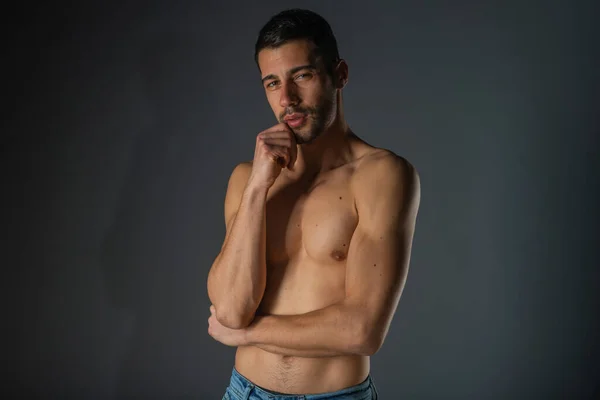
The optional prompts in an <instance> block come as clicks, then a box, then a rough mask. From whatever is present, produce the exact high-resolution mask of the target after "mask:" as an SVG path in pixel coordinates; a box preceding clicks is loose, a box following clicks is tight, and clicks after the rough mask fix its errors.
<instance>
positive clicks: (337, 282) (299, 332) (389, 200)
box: [207, 10, 420, 400]
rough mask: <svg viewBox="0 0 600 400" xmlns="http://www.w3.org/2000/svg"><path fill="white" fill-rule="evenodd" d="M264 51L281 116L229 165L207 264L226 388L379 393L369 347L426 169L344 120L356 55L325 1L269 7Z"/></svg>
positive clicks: (405, 261) (400, 264)
mask: <svg viewBox="0 0 600 400" xmlns="http://www.w3.org/2000/svg"><path fill="white" fill-rule="evenodd" d="M255 55H256V61H257V64H258V67H259V70H260V74H261V79H262V83H263V87H264V90H265V93H266V97H267V100H268V102H269V104H270V106H271V108H272V109H273V112H274V114H275V117H276V118H277V119H278V121H279V124H277V125H275V126H273V127H271V128H269V129H267V130H265V131H263V132H261V133H260V134H258V136H257V137H256V148H255V153H254V159H253V160H252V161H251V162H242V163H240V164H238V165H237V166H236V167H235V168H234V169H233V171H232V173H231V176H230V178H229V183H228V188H227V193H226V196H225V225H226V235H225V239H224V242H223V246H222V248H221V250H220V252H219V254H218V255H217V257H216V259H215V261H214V263H213V265H212V267H211V269H210V272H209V275H208V283H207V286H208V295H209V298H210V300H211V303H212V305H211V307H210V314H211V315H210V317H209V319H208V323H209V327H208V333H209V334H210V335H211V336H212V337H213V338H214V339H216V340H217V341H219V342H221V343H223V344H225V345H228V346H234V347H237V352H236V357H235V366H234V368H233V371H232V376H231V381H230V384H229V386H228V387H227V390H226V393H225V396H224V397H223V398H224V399H236V400H237V399H244V400H245V399H273V398H276V399H279V398H288V399H292V398H294V399H312V398H315V399H316V398H324V394H326V395H327V396H329V397H327V399H337V398H340V399H341V398H343V399H355V398H356V399H359V398H360V399H376V398H377V391H376V389H375V385H374V383H373V380H372V377H371V374H370V356H371V355H373V354H375V352H377V351H378V350H379V348H380V347H381V345H382V344H383V341H384V338H385V337H386V334H387V332H388V328H389V325H390V322H391V320H392V318H393V315H394V312H395V310H396V307H397V304H398V301H399V299H400V295H401V293H402V290H403V287H404V284H405V281H406V276H407V272H408V267H409V260H410V253H411V246H412V240H413V234H414V229H415V222H416V218H417V212H418V208H419V202H420V183H419V176H418V174H417V171H416V170H415V168H414V167H413V166H412V165H411V164H410V163H409V162H408V161H407V160H406V159H404V158H402V157H400V156H398V155H396V154H394V153H392V152H391V151H389V150H386V149H380V148H376V147H373V146H370V145H369V144H367V143H366V142H365V141H363V140H362V139H360V138H359V137H358V136H357V135H356V134H354V133H353V132H352V130H351V129H350V128H349V125H348V123H347V122H346V121H345V119H344V114H343V109H342V89H343V88H344V86H345V85H346V82H347V80H348V66H347V64H346V62H345V61H344V60H342V59H340V58H339V56H338V52H337V45H336V40H335V38H334V36H333V33H332V32H331V29H330V27H329V25H328V23H327V22H326V21H325V20H324V19H322V18H321V17H320V16H319V15H317V14H315V13H313V12H310V11H305V10H304V11H303V10H289V11H285V12H282V13H280V14H278V15H276V16H274V17H273V18H271V20H270V21H269V22H268V23H267V24H266V25H265V27H264V28H263V29H262V30H261V31H260V34H259V38H258V40H257V43H256V53H255Z"/></svg>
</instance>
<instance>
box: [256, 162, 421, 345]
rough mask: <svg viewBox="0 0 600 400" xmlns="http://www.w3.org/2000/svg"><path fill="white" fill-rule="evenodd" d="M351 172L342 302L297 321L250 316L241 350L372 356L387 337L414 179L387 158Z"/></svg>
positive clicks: (405, 252) (399, 287) (414, 201)
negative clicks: (354, 220)
mask: <svg viewBox="0 0 600 400" xmlns="http://www.w3.org/2000/svg"><path fill="white" fill-rule="evenodd" d="M369 163H370V164H371V165H365V166H364V167H365V168H364V169H363V170H362V171H359V172H357V175H356V177H355V182H354V183H353V186H354V187H353V191H354V192H355V203H356V209H357V211H358V216H359V222H358V225H357V227H356V229H355V232H354V234H353V237H352V240H351V242H350V247H349V250H348V258H347V261H346V297H345V299H344V300H343V301H341V302H339V303H336V304H333V305H330V306H328V307H325V308H322V309H319V310H315V311H311V312H308V313H305V314H300V315H282V316H278V315H264V316H257V317H256V318H255V320H254V321H253V322H252V324H250V325H249V326H248V327H247V328H246V336H245V338H246V341H247V344H248V345H254V346H258V347H260V348H262V349H264V350H266V351H269V352H272V353H278V354H284V355H293V356H299V357H319V356H325V357H326V356H335V355H348V354H361V355H372V354H374V353H375V352H377V351H378V350H379V348H380V347H381V345H382V344H383V341H384V339H385V337H386V335H387V332H388V329H389V326H390V323H391V321H392V318H393V315H394V313H395V311H396V308H397V305H398V302H399V300H400V296H401V294H402V291H403V289H404V285H405V282H406V277H407V274H408V269H409V263H410V255H411V248H412V241H413V236H414V231H415V223H416V217H417V213H418V208H419V203H420V180H419V176H418V173H417V171H416V169H415V168H414V167H413V166H412V165H411V164H409V163H408V162H407V161H406V160H405V159H403V158H401V157H398V156H395V155H393V154H387V155H385V156H384V157H383V158H381V159H378V160H373V161H369Z"/></svg>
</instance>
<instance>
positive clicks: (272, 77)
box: [261, 64, 317, 83]
mask: <svg viewBox="0 0 600 400" xmlns="http://www.w3.org/2000/svg"><path fill="white" fill-rule="evenodd" d="M303 69H311V70H316V69H317V67H315V66H314V65H313V64H306V65H300V66H298V67H294V68H292V69H290V70H289V71H288V74H289V75H291V74H295V73H296V72H298V71H300V70H303ZM269 79H277V75H275V74H269V75H267V76H265V77H264V78H262V79H261V82H262V83H265V81H267V80H269Z"/></svg>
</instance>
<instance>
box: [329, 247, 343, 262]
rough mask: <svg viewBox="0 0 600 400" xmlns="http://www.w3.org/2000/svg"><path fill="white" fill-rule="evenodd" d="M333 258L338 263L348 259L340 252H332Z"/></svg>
mask: <svg viewBox="0 0 600 400" xmlns="http://www.w3.org/2000/svg"><path fill="white" fill-rule="evenodd" d="M331 257H333V259H334V260H336V261H342V260H344V259H345V258H346V255H345V254H344V253H342V252H341V251H339V250H334V251H332V252H331Z"/></svg>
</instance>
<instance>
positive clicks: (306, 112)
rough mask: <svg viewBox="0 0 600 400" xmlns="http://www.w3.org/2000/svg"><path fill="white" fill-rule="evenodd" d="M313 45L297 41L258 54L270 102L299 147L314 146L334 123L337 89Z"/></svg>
mask: <svg viewBox="0 0 600 400" xmlns="http://www.w3.org/2000/svg"><path fill="white" fill-rule="evenodd" d="M312 50H313V44H312V43H311V42H309V41H306V40H296V41H291V42H288V43H285V44H283V45H282V46H280V47H277V48H274V49H271V48H266V49H263V50H261V51H260V52H259V54H258V65H259V67H260V71H261V78H262V83H263V87H264V89H265V93H266V95H267V100H268V101H269V105H270V106H271V109H272V110H273V112H274V113H275V117H276V118H277V120H278V121H279V122H286V123H287V124H288V126H289V127H290V128H291V129H292V131H293V132H294V134H295V135H296V141H297V142H298V144H303V143H310V142H311V141H313V140H314V139H316V138H317V137H318V136H319V135H321V134H322V133H323V131H324V130H325V129H326V128H327V127H328V126H329V125H330V124H331V123H332V122H333V120H334V119H335V115H336V89H335V87H334V86H333V84H332V81H331V78H330V77H329V76H328V75H327V72H326V70H325V66H324V65H323V62H322V60H321V59H320V58H317V57H316V56H315V55H314V52H313V51H312Z"/></svg>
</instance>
